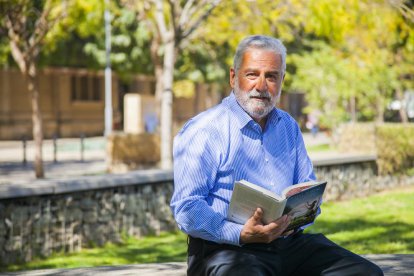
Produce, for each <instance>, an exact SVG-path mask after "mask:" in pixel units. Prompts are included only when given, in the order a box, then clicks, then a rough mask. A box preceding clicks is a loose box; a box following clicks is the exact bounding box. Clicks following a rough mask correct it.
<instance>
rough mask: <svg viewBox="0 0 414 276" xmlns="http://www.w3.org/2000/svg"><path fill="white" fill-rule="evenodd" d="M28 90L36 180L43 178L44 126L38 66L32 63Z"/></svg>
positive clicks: (30, 64)
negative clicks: (30, 100) (30, 103)
mask: <svg viewBox="0 0 414 276" xmlns="http://www.w3.org/2000/svg"><path fill="white" fill-rule="evenodd" d="M27 88H28V90H29V93H30V94H31V99H32V122H33V140H34V142H35V160H34V168H35V174H36V178H43V177H44V170H43V152H42V144H43V126H42V116H41V112H40V107H39V89H38V86H37V82H36V65H35V63H34V62H30V63H29V64H28V72H27Z"/></svg>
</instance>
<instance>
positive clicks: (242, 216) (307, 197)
mask: <svg viewBox="0 0 414 276" xmlns="http://www.w3.org/2000/svg"><path fill="white" fill-rule="evenodd" d="M325 187H326V181H324V182H315V181H311V182H304V183H299V184H295V185H292V186H289V187H287V188H286V189H284V190H283V192H282V196H279V195H277V194H275V193H273V192H271V191H269V190H267V189H265V188H262V187H260V186H258V185H255V184H253V183H250V182H248V181H246V180H240V181H236V182H235V184H234V190H233V194H232V197H231V201H230V207H229V211H228V214H227V218H228V219H229V220H231V221H234V222H236V223H239V224H244V223H245V222H246V221H247V220H248V219H249V218H250V217H251V216H252V215H253V214H254V212H255V211H256V208H258V207H260V208H262V210H263V212H264V214H263V222H264V223H266V224H267V223H270V222H271V221H273V220H276V219H278V218H280V217H281V216H283V215H285V214H287V215H289V216H291V223H290V224H289V226H288V228H287V229H286V231H289V230H292V229H296V228H298V227H301V226H303V225H306V224H309V223H311V222H313V221H314V220H315V218H316V215H317V212H318V208H319V206H320V205H321V203H322V195H323V193H324V191H325Z"/></svg>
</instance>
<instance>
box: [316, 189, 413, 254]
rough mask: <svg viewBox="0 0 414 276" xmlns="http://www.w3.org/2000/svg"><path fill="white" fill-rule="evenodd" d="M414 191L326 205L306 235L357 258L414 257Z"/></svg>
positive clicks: (401, 191) (402, 191)
mask: <svg viewBox="0 0 414 276" xmlns="http://www.w3.org/2000/svg"><path fill="white" fill-rule="evenodd" d="M413 202H414V187H410V188H405V189H402V190H399V191H394V192H387V193H381V194H378V195H375V196H371V197H368V198H364V199H354V200H351V201H344V202H327V203H325V204H324V205H323V209H322V215H321V216H320V217H319V218H318V219H317V221H316V222H315V225H314V226H313V227H311V228H310V229H309V232H321V233H324V234H325V235H326V236H327V237H328V238H330V239H331V240H333V241H335V242H336V243H338V244H340V245H341V246H344V247H346V248H348V249H350V250H351V251H354V252H356V253H358V254H396V253H399V254H402V253H411V254H413V253H414V231H413V229H414V208H413V206H414V205H413Z"/></svg>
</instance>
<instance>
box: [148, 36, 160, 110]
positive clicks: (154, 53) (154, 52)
mask: <svg viewBox="0 0 414 276" xmlns="http://www.w3.org/2000/svg"><path fill="white" fill-rule="evenodd" d="M159 49H160V42H159V40H158V38H153V40H152V42H151V51H150V52H151V60H152V63H153V64H154V74H155V81H156V83H155V99H156V100H157V102H159V103H161V99H162V93H163V89H162V83H163V78H162V75H163V70H162V59H161V58H160V56H159Z"/></svg>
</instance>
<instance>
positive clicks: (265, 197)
mask: <svg viewBox="0 0 414 276" xmlns="http://www.w3.org/2000/svg"><path fill="white" fill-rule="evenodd" d="M253 185H254V184H253ZM262 189H263V188H262ZM269 192H270V191H269ZM284 204H285V201H281V202H280V201H277V200H276V199H275V198H273V197H272V196H269V194H267V193H263V191H261V190H257V189H254V187H251V186H246V185H243V184H241V183H237V182H236V184H235V188H234V191H233V194H232V198H231V202H230V207H229V211H228V216H227V217H228V219H229V220H231V221H234V222H236V223H239V224H244V223H245V222H246V221H247V220H248V219H249V218H250V217H251V216H253V214H254V212H255V211H256V209H257V208H259V207H260V208H262V210H263V212H264V219H263V220H264V222H265V223H269V222H270V221H272V220H275V219H277V218H279V217H280V216H281V214H282V212H283V208H284Z"/></svg>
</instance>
